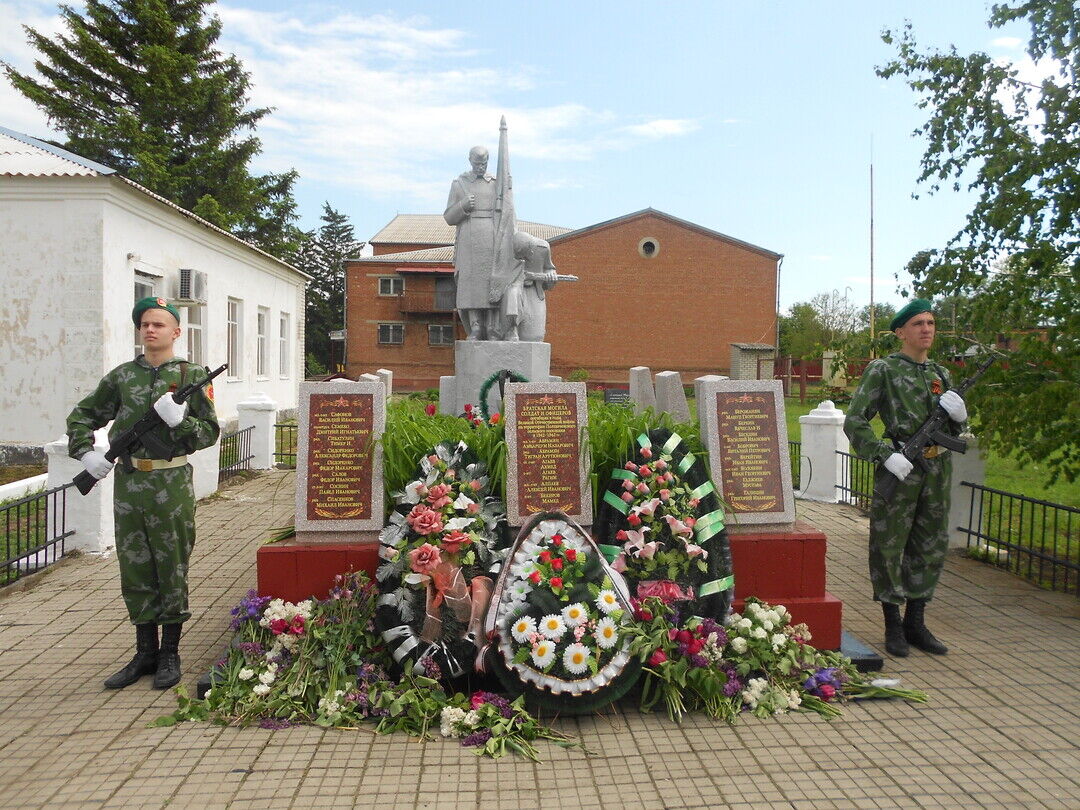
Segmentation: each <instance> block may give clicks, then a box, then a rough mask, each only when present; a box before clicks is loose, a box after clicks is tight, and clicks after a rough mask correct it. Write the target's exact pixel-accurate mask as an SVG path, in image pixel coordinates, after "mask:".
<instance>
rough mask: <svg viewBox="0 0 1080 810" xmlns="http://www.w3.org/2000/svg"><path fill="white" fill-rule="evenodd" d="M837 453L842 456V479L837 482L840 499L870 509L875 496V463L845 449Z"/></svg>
mask: <svg viewBox="0 0 1080 810" xmlns="http://www.w3.org/2000/svg"><path fill="white" fill-rule="evenodd" d="M836 454H837V455H838V456H840V480H839V481H838V482H837V484H836V489H837V490H838V491H839V493H838V497H839V499H840V500H841V501H843V502H844V503H850V504H853V505H855V506H857V507H859V508H860V509H863V510H869V509H870V499H871V498H873V496H874V463H873V462H872V461H866V460H865V459H861V458H859V457H858V456H856V455H852V454H851V453H845V452H844V451H843V450H837V451H836Z"/></svg>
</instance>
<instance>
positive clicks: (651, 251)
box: [637, 236, 660, 259]
mask: <svg viewBox="0 0 1080 810" xmlns="http://www.w3.org/2000/svg"><path fill="white" fill-rule="evenodd" d="M637 249H638V253H640V254H641V256H642V257H643V258H645V259H651V258H653V257H654V256H659V255H660V240H659V239H657V238H656V237H655V236H646V237H645V238H644V239H642V240H641V241H640V242H638V246H637Z"/></svg>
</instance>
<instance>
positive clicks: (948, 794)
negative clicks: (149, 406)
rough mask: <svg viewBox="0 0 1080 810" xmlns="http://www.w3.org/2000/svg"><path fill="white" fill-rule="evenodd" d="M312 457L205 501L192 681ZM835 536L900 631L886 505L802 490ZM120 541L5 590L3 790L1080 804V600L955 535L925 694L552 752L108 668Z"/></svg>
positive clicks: (268, 796)
mask: <svg viewBox="0 0 1080 810" xmlns="http://www.w3.org/2000/svg"><path fill="white" fill-rule="evenodd" d="M293 483H294V475H293V474H292V473H284V472H274V473H267V474H263V475H261V476H259V477H258V478H256V479H254V480H251V481H249V482H247V483H244V484H242V485H239V486H235V487H231V488H228V489H226V490H224V491H223V492H222V493H220V494H219V495H218V496H216V497H214V498H212V499H210V500H207V501H204V502H202V503H200V505H199V511H198V535H199V541H198V543H197V545H196V547H195V553H194V558H193V562H192V577H191V579H192V583H193V587H192V594H191V603H192V609H193V617H192V620H191V621H190V622H189V623H188V624H187V625H186V626H185V629H184V636H183V639H182V641H181V645H180V651H181V655H182V657H183V660H184V671H185V683H186V684H187V685H188V687H189V689H191V691H194V682H195V680H196V679H197V678H198V674H199V673H200V672H203V671H206V670H207V669H208V668H209V666H210V664H211V663H212V662H213V661H214V660H215V659H216V658H217V657H218V656H219V655H220V654H221V651H222V649H223V648H224V646H225V644H226V643H227V640H228V630H227V626H228V612H229V609H230V608H231V607H232V606H233V605H235V604H236V602H237V601H238V600H239V599H240V597H242V596H243V595H244V593H245V592H246V591H247V590H248V588H251V587H253V586H254V585H255V568H254V560H255V550H256V548H257V547H258V545H259V544H260V542H261V541H262V538H264V537H265V536H266V534H267V530H268V529H270V528H271V527H274V526H279V525H282V524H284V523H287V522H290V520H291V517H292V508H293V507H292V504H293ZM798 511H799V518H800V519H801V520H805V521H808V522H810V523H813V524H815V525H817V526H818V527H820V528H821V529H822V530H823V531H824V532H825V533H826V534H827V535H828V537H829V550H828V566H829V567H828V583H829V585H828V586H829V590H830V591H831V592H832V593H834V594H836V595H837V596H838V597H840V598H841V599H842V600H843V601H844V603H845V607H844V625H845V628H846V629H848V630H850V631H852V632H853V633H855V634H856V635H857V636H858V637H860V638H861V639H863V640H865V641H867V642H868V643H870V644H872V645H877V644H879V642H880V634H881V630H880V611H879V610H878V609H877V605H875V604H874V603H872V602H871V601H870V600H869V597H868V596H867V594H868V592H869V586H868V581H867V572H866V548H865V544H866V533H867V525H866V518H865V517H864V516H863V515H862V514H861V513H859V512H858V511H856V510H855V509H853V508H851V507H847V506H836V505H823V504H813V503H808V502H802V501H800V502H798ZM118 577H119V574H118V569H117V564H116V560H115V558H106V559H100V558H93V557H87V556H82V557H75V558H72V559H67V560H64V561H62V562H61V563H60V564H59V565H57V566H56V567H55V568H54V569H53V570H50V571H48V572H47V573H45V574H44V575H43V576H41V577H40V578H37V579H36V580H34V581H33V582H32V583H31V584H30V587H27V588H22V587H21V586H15V587H14V588H9V589H6V590H5V591H3V592H0V807H5V808H6V807H11V808H30V807H50V808H51V807H62V808H68V807H156V808H162V807H170V808H173V807H230V808H242V807H252V808H278V807H281V808H286V807H298V808H317V807H349V806H353V805H356V806H373V807H378V808H380V810H382V809H383V808H386V809H387V810H389V808H398V807H402V808H427V807H476V808H484V810H489V808H497V807H507V808H514V810H517V808H521V807H541V808H545V810H546V809H547V808H556V807H622V806H626V807H647V808H661V807H663V808H676V807H738V808H761V807H780V808H822V807H854V808H874V807H1014V808H1015V807H1024V808H1030V807H1056V808H1078V807H1080V748H1078V745H1077V742H1078V741H1080V687H1078V685H1077V682H1078V676H1077V673H1078V672H1080V602H1078V600H1077V599H1076V597H1075V596H1069V595H1064V594H1054V593H1048V592H1045V591H1041V590H1039V589H1037V588H1035V587H1033V586H1031V585H1028V584H1027V583H1025V582H1023V581H1022V580H1019V579H1017V578H1015V577H1013V576H1011V575H1009V574H1007V573H1004V572H1001V571H997V570H994V569H992V568H990V567H989V566H987V565H984V564H982V563H978V562H975V561H972V560H968V559H966V558H963V557H960V556H953V557H950V558H949V560H948V562H947V564H946V568H945V573H944V576H943V577H942V581H941V585H940V587H939V589H938V595H937V599H936V600H935V601H934V602H933V603H932V604H931V606H930V609H929V610H928V624H929V625H930V626H931V628H932V629H933V630H934V631H935V633H937V635H938V636H939V637H940V638H942V639H943V640H945V641H946V642H947V643H948V644H949V646H950V648H951V649H950V652H949V654H948V655H947V656H944V657H941V658H934V657H931V656H927V655H924V654H922V653H919V652H917V651H916V652H913V654H912V655H911V657H910V658H907V659H900V660H895V661H894V660H890V659H888V658H886V671H887V672H888V673H890V674H892V675H896V676H900V677H902V678H903V681H904V684H905V685H907V686H912V687H918V688H922V689H925V690H926V691H928V692H929V693H930V696H931V701H930V703H928V704H927V705H925V706H917V705H909V704H906V703H901V702H896V701H870V702H863V703H860V704H855V705H850V704H849V705H848V706H847V707H845V711H844V716H843V717H842V718H839V719H836V720H833V721H832V722H826V721H824V720H821V719H818V718H817V717H816V716H809V715H799V714H794V715H789V716H787V717H785V718H780V719H775V720H758V719H756V718H753V717H749V718H744V719H742V720H741V721H740V722H739V724H738V725H737V726H735V727H734V728H730V727H727V726H725V725H723V724H718V723H713V722H711V721H709V720H707V719H705V718H702V717H694V716H692V717H689V718H688V719H687V720H686V721H684V723H683V724H682V726H677V725H674V724H672V723H670V722H668V721H667V719H666V718H665V717H663V716H658V715H642V714H640V713H638V712H637V711H636V710H634V709H633V707H632V706H624V707H622V711H620V712H618V713H612V714H609V715H607V716H604V717H595V718H592V717H590V718H585V719H577V720H569V721H560V722H559V723H558V726H559V728H561V729H563V730H565V731H567V732H569V733H573V734H577V735H579V736H580V737H581V738H583V740H584V741H585V743H586V744H587V745H588V747H589V748H590V749H592V750H593V751H595V752H597V754H596V756H592V757H588V758H585V757H582V756H581V755H580V754H578V753H574V752H569V751H565V750H563V749H561V748H558V747H555V746H548V745H544V744H541V745H540V748H541V756H542V757H543V760H544V761H543V763H541V764H533V763H530V762H527V761H523V760H521V759H515V758H512V757H507V758H505V759H503V760H500V761H497V762H496V761H492V760H488V759H480V758H478V757H476V756H475V755H474V754H473V752H472V751H471V750H469V749H463V748H461V747H459V746H458V745H457V744H456V743H454V742H450V741H443V740H436V741H433V742H429V743H427V744H423V745H421V744H418V743H416V742H414V741H412V740H410V739H408V738H407V737H404V736H402V735H392V736H376V735H374V734H373V733H371V732H369V731H351V732H350V731H339V730H324V729H320V728H313V727H301V728H290V729H284V730H280V731H268V730H264V729H258V728H249V729H237V728H221V727H218V726H213V725H209V724H201V723H187V724H183V725H182V726H179V727H174V728H166V729H158V728H147V727H146V726H147V723H148V722H150V721H151V720H153V719H154V718H155V717H158V716H160V715H162V714H166V713H169V712H171V711H172V710H173V708H174V707H175V703H174V698H173V697H172V695H171V693H162V692H156V691H154V690H152V689H151V688H150V686H149V679H143V680H142V681H140V682H139V683H138V684H136V685H135V686H132V687H129V688H128V689H125V690H121V691H117V692H110V691H107V690H105V689H103V688H102V686H101V681H102V679H103V678H105V677H106V676H107V675H108V674H109V673H111V672H112V671H113V670H114V669H116V668H117V667H118V666H119V665H120V664H121V663H123V662H125V661H126V660H127V658H128V656H129V654H130V646H131V642H132V635H133V633H132V631H131V628H130V626H129V625H128V623H127V620H126V616H125V613H124V607H123V602H122V601H121V599H120V588H119V583H118Z"/></svg>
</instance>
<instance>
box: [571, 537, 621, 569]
mask: <svg viewBox="0 0 1080 810" xmlns="http://www.w3.org/2000/svg"><path fill="white" fill-rule="evenodd" d="M623 534H625V532H623ZM566 559H568V560H569V561H570V562H574V561H575V560H576V559H577V549H573V548H568V549H567V550H566Z"/></svg>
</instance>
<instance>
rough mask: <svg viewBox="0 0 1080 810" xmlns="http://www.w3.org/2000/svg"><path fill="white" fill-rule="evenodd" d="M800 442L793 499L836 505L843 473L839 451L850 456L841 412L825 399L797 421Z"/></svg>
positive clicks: (830, 401)
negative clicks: (800, 469) (800, 435)
mask: <svg viewBox="0 0 1080 810" xmlns="http://www.w3.org/2000/svg"><path fill="white" fill-rule="evenodd" d="M799 425H800V428H801V434H802V438H801V442H802V452H801V455H802V459H801V464H800V467H801V468H802V473H801V475H800V477H799V478H800V480H799V491H798V492H796V493H795V494H796V496H797V497H799V498H802V499H803V500H807V501H822V502H824V503H836V502H837V500H838V498H837V495H836V485H837V483H839V481H840V475H841V473H842V461H841V458H840V456H838V455H837V454H836V453H837V451H838V450H840V451H843V452H845V453H847V452H850V449H849V448H850V445H849V444H848V438H847V436H846V435H845V434H844V412H843V411H841V410H838V409H837V408H836V406H835V405H833V403H832V400H830V399H827V400H825V401H824V402H822V403H821V404H820V405H818V406H817V407H816V408H814V410H812V411H810V413H808V414H807V415H806V416H800V417H799Z"/></svg>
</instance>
